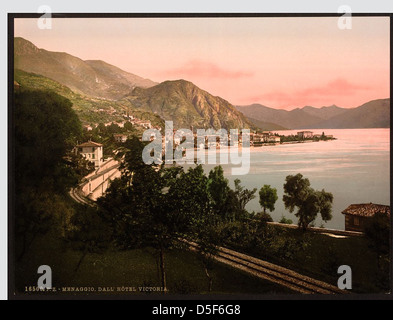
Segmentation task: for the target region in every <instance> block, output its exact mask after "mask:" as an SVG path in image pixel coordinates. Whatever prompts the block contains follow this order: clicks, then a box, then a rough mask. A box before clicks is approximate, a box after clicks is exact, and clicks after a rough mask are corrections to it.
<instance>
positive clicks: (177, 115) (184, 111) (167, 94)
mask: <svg viewBox="0 0 393 320" xmlns="http://www.w3.org/2000/svg"><path fill="white" fill-rule="evenodd" d="M125 99H126V100H128V101H129V102H130V103H131V105H132V106H133V108H136V109H143V110H147V111H151V112H154V113H156V114H158V115H159V116H160V117H161V118H163V119H165V120H170V121H173V122H174V126H175V128H190V126H193V127H195V128H201V129H202V128H214V129H219V128H225V129H230V128H249V127H252V126H253V125H252V124H251V123H250V122H249V121H248V120H247V119H246V117H244V116H243V114H241V113H240V112H239V111H238V110H236V108H235V107H234V106H233V105H231V104H230V103H229V102H228V101H226V100H224V99H222V98H220V97H215V96H213V95H211V94H210V93H208V92H207V91H204V90H202V89H200V88H198V87H197V86H196V85H194V84H193V83H191V82H189V81H185V80H176V81H165V82H162V83H160V84H158V85H156V86H154V87H151V88H145V89H144V88H135V89H134V90H133V91H132V92H131V94H130V95H129V96H127V97H126V98H125Z"/></svg>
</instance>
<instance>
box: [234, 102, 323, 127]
mask: <svg viewBox="0 0 393 320" xmlns="http://www.w3.org/2000/svg"><path fill="white" fill-rule="evenodd" d="M237 109H238V110H239V111H240V112H242V113H243V114H244V115H245V116H246V117H249V118H252V119H255V120H259V121H263V122H270V123H273V124H276V125H278V126H281V127H284V128H288V129H296V128H303V127H306V126H308V125H310V124H312V123H316V122H320V121H321V118H320V117H317V116H314V115H312V114H309V113H307V112H305V111H303V110H301V109H295V110H292V111H287V110H280V109H273V108H269V107H266V106H263V105H261V104H252V105H250V106H238V107H237Z"/></svg>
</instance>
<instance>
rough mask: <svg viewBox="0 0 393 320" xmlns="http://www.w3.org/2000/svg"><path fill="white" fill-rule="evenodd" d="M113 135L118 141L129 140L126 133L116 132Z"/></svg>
mask: <svg viewBox="0 0 393 320" xmlns="http://www.w3.org/2000/svg"><path fill="white" fill-rule="evenodd" d="M113 137H114V138H115V140H116V142H126V141H127V135H126V134H121V133H117V134H114V135H113Z"/></svg>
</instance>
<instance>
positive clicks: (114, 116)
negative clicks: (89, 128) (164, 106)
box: [14, 69, 164, 127]
mask: <svg viewBox="0 0 393 320" xmlns="http://www.w3.org/2000/svg"><path fill="white" fill-rule="evenodd" d="M14 81H15V83H17V84H18V86H19V87H20V88H22V89H29V90H49V91H54V92H56V93H58V94H60V95H62V96H63V97H66V98H67V99H69V100H70V101H71V103H72V108H73V109H74V111H75V112H76V114H77V115H78V117H79V119H80V120H81V122H82V123H83V124H84V125H91V124H98V123H109V122H113V121H114V122H121V121H124V114H126V113H127V112H130V113H131V114H132V115H133V116H135V117H137V118H138V119H142V120H150V121H151V123H152V125H153V126H159V127H163V125H164V121H163V120H162V119H161V118H160V117H159V116H158V115H156V114H153V113H151V112H146V111H138V110H133V109H132V106H131V104H130V103H127V101H125V100H124V99H123V100H119V101H113V100H108V99H100V98H92V97H89V96H86V95H81V94H79V93H75V92H74V91H72V90H71V89H70V88H68V87H66V86H65V85H62V84H60V83H59V82H57V81H55V80H52V79H49V78H46V77H44V76H41V75H38V74H34V73H28V72H25V71H22V70H18V69H15V70H14Z"/></svg>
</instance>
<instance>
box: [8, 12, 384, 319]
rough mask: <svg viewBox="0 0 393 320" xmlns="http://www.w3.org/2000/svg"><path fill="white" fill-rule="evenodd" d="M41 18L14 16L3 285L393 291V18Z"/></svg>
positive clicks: (89, 290)
mask: <svg viewBox="0 0 393 320" xmlns="http://www.w3.org/2000/svg"><path fill="white" fill-rule="evenodd" d="M43 12H45V14H44V13H43V14H31V15H18V14H12V15H10V16H9V28H10V29H9V53H10V54H9V114H10V118H9V133H10V135H9V148H10V158H9V163H10V169H9V170H10V171H9V174H10V186H11V188H10V199H11V201H10V207H9V208H10V212H9V218H10V233H11V237H10V243H11V245H10V258H11V260H10V279H9V282H10V285H11V286H12V292H11V297H15V298H20V297H22V298H24V297H25V298H30V297H32V298H37V297H38V298H40V297H45V296H48V297H49V296H50V297H53V296H55V297H59V298H62V297H68V296H73V297H80V298H83V297H86V296H95V295H99V296H108V297H109V296H111V297H112V296H118V297H123V296H126V297H127V298H131V299H132V298H134V297H138V298H140V297H144V296H145V297H149V298H152V297H153V298H157V299H159V298H162V297H168V296H171V295H176V296H179V295H180V296H184V297H187V296H188V297H191V296H202V297H209V296H217V295H225V296H227V297H231V296H240V297H241V296H245V295H252V296H255V297H257V298H258V297H260V298H263V297H267V296H269V297H271V296H273V297H274V296H278V295H280V296H281V295H285V296H286V295H288V296H294V295H300V296H302V297H303V296H307V297H315V296H316V295H334V297H337V296H344V295H351V294H389V293H390V290H391V280H390V278H389V277H390V270H391V261H390V243H391V241H390V226H391V222H390V139H389V138H390V20H389V17H388V16H382V15H380V16H377V15H374V16H364V15H363V16H356V15H355V16H353V15H351V14H341V15H340V14H332V15H325V16H321V15H320V16H311V15H298V16H294V15H292V16H291V15H265V16H263V15H260V16H257V15H256V16H255V15H254V16H251V15H244V14H243V15H240V14H234V15H209V14H206V15H200V14H199V15H198V14H195V15H176V14H167V15H157V14H156V15H153V14H151V15H149V14H143V15H141V14H140V15H137V14H134V15H114V14H112V15H102V14H101V15H87V14H85V15H76V14H74V15H61V16H60V15H57V14H53V13H51V12H50V8H46V9H45V10H44V11H43ZM160 307H161V306H160ZM161 311H162V310H161ZM161 311H159V310H157V312H161ZM232 311H233V312H235V311H236V310H235V309H233V310H232Z"/></svg>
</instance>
